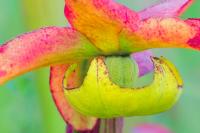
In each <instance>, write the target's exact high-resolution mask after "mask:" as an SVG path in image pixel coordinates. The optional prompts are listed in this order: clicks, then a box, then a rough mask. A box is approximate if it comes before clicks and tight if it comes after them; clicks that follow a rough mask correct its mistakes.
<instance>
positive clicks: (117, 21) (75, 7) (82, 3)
mask: <svg viewBox="0 0 200 133" xmlns="http://www.w3.org/2000/svg"><path fill="white" fill-rule="evenodd" d="M65 2H66V6H65V15H66V17H67V19H68V20H69V22H70V24H71V25H72V26H73V28H75V29H76V30H78V31H79V32H81V33H83V34H84V35H86V36H87V37H88V38H89V39H90V40H91V41H92V42H93V43H94V44H95V45H96V47H97V48H99V49H100V50H102V51H103V52H105V53H107V54H110V53H114V52H116V51H118V50H119V43H118V33H119V32H120V31H121V29H122V28H124V27H129V28H130V29H132V30H134V29H136V26H137V23H138V21H139V18H138V15H137V13H136V12H134V11H132V10H130V9H128V8H127V7H125V6H123V5H121V4H118V3H116V2H113V1H112V0H78V1H75V0H65Z"/></svg>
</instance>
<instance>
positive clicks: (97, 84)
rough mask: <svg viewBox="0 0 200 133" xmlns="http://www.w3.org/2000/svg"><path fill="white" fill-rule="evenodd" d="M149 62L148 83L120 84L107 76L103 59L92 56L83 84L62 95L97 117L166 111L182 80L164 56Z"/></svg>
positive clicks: (72, 103) (78, 108) (73, 104)
mask: <svg viewBox="0 0 200 133" xmlns="http://www.w3.org/2000/svg"><path fill="white" fill-rule="evenodd" d="M153 62H154V65H155V66H154V68H155V74H154V81H153V82H152V83H151V84H150V85H148V86H145V87H142V88H122V87H120V86H117V85H116V84H114V83H113V82H112V81H111V80H110V78H109V73H108V70H107V69H106V66H105V62H104V59H103V58H97V59H94V60H93V61H92V62H91V66H90V68H89V71H88V73H87V76H86V77H85V80H84V82H83V84H82V85H81V86H80V87H79V88H76V89H73V90H65V96H66V98H67V99H68V101H69V103H70V104H71V105H72V106H73V107H74V109H76V110H77V111H78V112H81V113H82V114H85V115H87V116H95V117H98V118H113V117H119V116H134V115H147V114H154V113H159V112H162V111H166V110H167V109H169V108H170V107H172V105H174V103H175V102H176V100H177V99H178V97H179V95H180V93H181V89H180V88H181V87H182V80H181V78H180V76H179V74H178V72H177V70H176V69H175V67H174V66H173V64H171V63H170V62H169V61H168V60H166V59H163V58H161V59H158V58H154V59H153ZM91 83H92V84H91ZM80 99H81V100H80ZM147 99H148V100H147ZM127 107H128V108H127Z"/></svg>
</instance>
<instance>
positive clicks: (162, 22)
mask: <svg viewBox="0 0 200 133" xmlns="http://www.w3.org/2000/svg"><path fill="white" fill-rule="evenodd" d="M199 23H200V19H189V20H186V21H183V20H180V19H178V18H149V19H147V20H145V21H142V22H141V23H140V26H139V28H138V30H137V31H136V32H134V31H133V32H132V31H127V30H123V31H122V32H121V35H120V42H121V43H123V45H125V46H126V47H128V48H129V50H130V51H132V52H136V51H141V50H144V49H150V48H192V49H196V50H200V41H199V40H200V39H199V38H200V24H199Z"/></svg>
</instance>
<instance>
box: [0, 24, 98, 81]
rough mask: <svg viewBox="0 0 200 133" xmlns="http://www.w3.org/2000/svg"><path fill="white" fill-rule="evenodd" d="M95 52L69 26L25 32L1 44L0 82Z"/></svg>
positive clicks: (92, 54)
mask: <svg viewBox="0 0 200 133" xmlns="http://www.w3.org/2000/svg"><path fill="white" fill-rule="evenodd" d="M96 52H97V51H96V49H95V48H94V47H93V46H92V44H91V43H90V42H89V41H88V40H87V39H86V38H85V37H84V36H83V35H81V34H80V33H78V32H77V31H75V30H72V29H69V28H59V27H48V28H43V29H40V30H37V31H34V32H31V33H27V34H24V35H21V36H19V37H17V38H15V39H13V40H11V41H9V42H7V43H5V44H4V45H2V46H0V84H2V83H4V82H5V81H7V80H8V79H10V78H12V77H15V76H17V75H19V74H23V73H25V72H27V71H30V70H32V69H35V68H38V67H42V66H46V65H49V64H58V63H63V62H72V61H74V60H80V59H84V58H89V57H91V56H94V55H95V54H96Z"/></svg>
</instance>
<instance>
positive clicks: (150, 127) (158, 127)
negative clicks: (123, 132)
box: [133, 124, 172, 133]
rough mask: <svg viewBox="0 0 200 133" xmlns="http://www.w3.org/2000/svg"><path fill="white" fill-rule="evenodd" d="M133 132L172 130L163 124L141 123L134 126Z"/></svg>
mask: <svg viewBox="0 0 200 133" xmlns="http://www.w3.org/2000/svg"><path fill="white" fill-rule="evenodd" d="M133 133H172V132H171V131H170V130H169V129H168V128H166V127H164V126H163V125H159V124H141V125H138V126H136V127H135V128H134V130H133Z"/></svg>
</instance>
